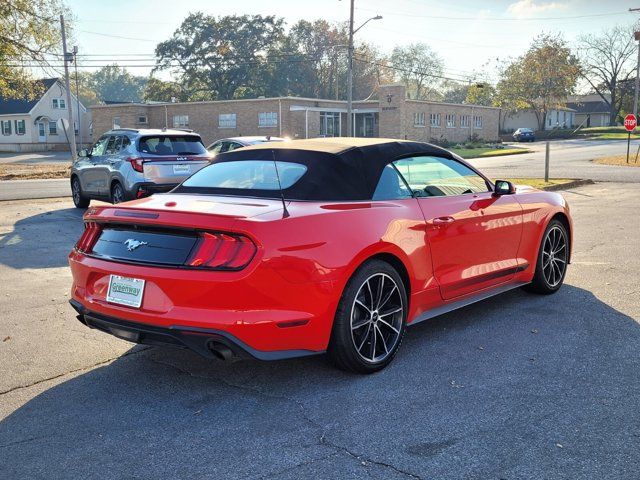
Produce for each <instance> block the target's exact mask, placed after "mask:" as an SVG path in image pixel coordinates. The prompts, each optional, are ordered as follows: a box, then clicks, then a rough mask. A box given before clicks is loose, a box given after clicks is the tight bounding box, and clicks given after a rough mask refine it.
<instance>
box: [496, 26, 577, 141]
mask: <svg viewBox="0 0 640 480" xmlns="http://www.w3.org/2000/svg"><path fill="white" fill-rule="evenodd" d="M580 73H581V70H580V65H579V63H578V60H577V58H576V57H575V56H574V55H573V54H572V53H571V50H570V49H569V47H568V45H567V43H566V42H565V41H564V40H563V39H562V38H560V37H556V36H550V35H546V34H542V35H540V36H538V37H537V38H536V39H535V40H534V42H533V45H532V46H531V47H530V48H529V50H528V51H527V53H526V54H524V55H523V56H521V57H519V58H517V59H516V60H514V61H513V62H511V63H510V64H509V65H508V66H507V67H506V68H505V70H504V71H503V72H502V75H501V79H500V81H499V82H498V86H497V95H496V101H495V103H496V105H497V106H499V107H502V108H503V109H504V110H505V111H506V112H507V113H509V112H516V111H518V110H524V109H531V110H533V111H534V113H535V114H536V117H537V119H538V127H539V129H540V130H542V129H543V126H544V123H545V119H546V115H547V112H548V111H549V110H551V109H554V108H559V107H562V106H564V104H565V102H566V99H567V96H568V95H570V94H571V93H573V91H574V89H575V86H576V83H577V81H578V77H579V76H580Z"/></svg>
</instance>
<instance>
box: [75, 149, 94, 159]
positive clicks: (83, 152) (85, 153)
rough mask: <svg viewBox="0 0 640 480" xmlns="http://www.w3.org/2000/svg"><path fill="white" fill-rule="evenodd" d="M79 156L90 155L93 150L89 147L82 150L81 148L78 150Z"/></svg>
mask: <svg viewBox="0 0 640 480" xmlns="http://www.w3.org/2000/svg"><path fill="white" fill-rule="evenodd" d="M78 156H79V157H90V156H91V150H90V149H88V148H83V149H82V150H80V151H79V152H78Z"/></svg>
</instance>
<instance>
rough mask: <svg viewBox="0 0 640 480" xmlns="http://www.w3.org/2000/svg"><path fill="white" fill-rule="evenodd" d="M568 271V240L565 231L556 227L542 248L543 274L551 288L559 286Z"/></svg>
mask: <svg viewBox="0 0 640 480" xmlns="http://www.w3.org/2000/svg"><path fill="white" fill-rule="evenodd" d="M566 269H567V239H566V236H565V233H564V231H563V230H562V228H560V227H559V226H558V225H554V226H553V227H552V228H551V229H550V230H549V231H548V232H547V236H546V237H545V239H544V244H543V247H542V272H543V274H544V279H545V280H546V282H547V284H548V285H549V286H550V287H555V286H557V285H558V284H559V283H560V282H562V279H563V278H564V273H565V270H566Z"/></svg>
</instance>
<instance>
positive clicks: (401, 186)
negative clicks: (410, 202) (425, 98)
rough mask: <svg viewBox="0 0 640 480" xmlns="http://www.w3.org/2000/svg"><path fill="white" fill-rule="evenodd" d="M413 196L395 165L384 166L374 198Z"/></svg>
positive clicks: (393, 198)
mask: <svg viewBox="0 0 640 480" xmlns="http://www.w3.org/2000/svg"><path fill="white" fill-rule="evenodd" d="M423 115H424V114H423ZM411 197H412V195H411V192H410V191H409V189H408V188H407V185H406V184H405V183H404V180H402V178H401V177H400V175H398V171H397V170H396V169H395V168H394V167H393V165H387V166H386V167H384V169H383V170H382V174H381V175H380V180H379V181H378V185H377V186H376V190H375V192H373V200H399V199H401V198H411Z"/></svg>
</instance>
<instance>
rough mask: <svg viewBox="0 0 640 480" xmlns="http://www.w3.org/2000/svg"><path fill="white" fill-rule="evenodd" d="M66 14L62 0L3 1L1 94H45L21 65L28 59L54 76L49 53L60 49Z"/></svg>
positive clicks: (0, 8) (0, 3) (0, 20)
mask: <svg viewBox="0 0 640 480" xmlns="http://www.w3.org/2000/svg"><path fill="white" fill-rule="evenodd" d="M63 13H65V8H64V4H63V3H62V1H61V0H1V1H0V97H4V98H35V97H36V96H37V95H39V94H41V93H42V89H43V87H42V84H40V83H38V82H34V81H33V78H32V77H31V74H30V72H29V70H28V69H25V68H23V67H20V66H17V65H18V63H22V62H24V61H27V62H29V63H31V64H33V65H34V66H40V67H41V68H43V69H44V70H45V71H46V72H47V73H48V74H50V75H52V76H53V72H52V71H51V69H50V68H48V66H47V65H48V64H47V62H46V60H45V55H47V54H51V53H58V52H59V50H60V43H61V40H60V26H59V25H60V24H59V15H60V14H63Z"/></svg>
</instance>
